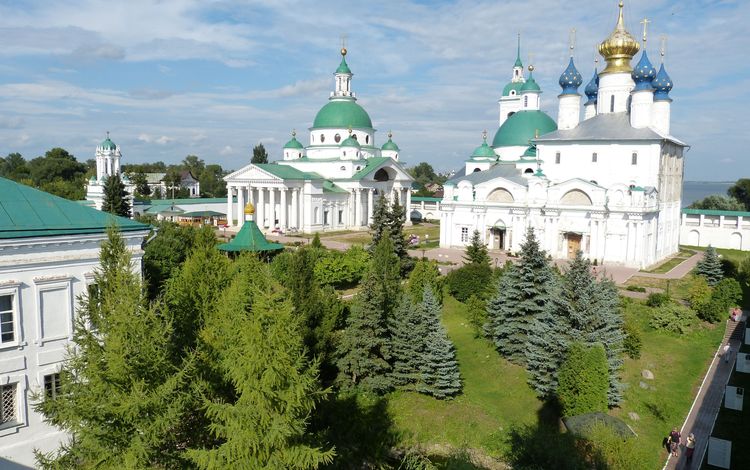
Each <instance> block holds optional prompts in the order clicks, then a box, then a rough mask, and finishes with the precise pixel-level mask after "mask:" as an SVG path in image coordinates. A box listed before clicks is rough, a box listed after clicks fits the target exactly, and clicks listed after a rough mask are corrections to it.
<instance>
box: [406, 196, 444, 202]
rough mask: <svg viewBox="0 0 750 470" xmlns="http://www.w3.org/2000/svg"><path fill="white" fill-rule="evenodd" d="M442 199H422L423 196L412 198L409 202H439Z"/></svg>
mask: <svg viewBox="0 0 750 470" xmlns="http://www.w3.org/2000/svg"><path fill="white" fill-rule="evenodd" d="M442 200H443V198H442V197H423V196H412V197H411V202H423V201H424V202H440V201H442Z"/></svg>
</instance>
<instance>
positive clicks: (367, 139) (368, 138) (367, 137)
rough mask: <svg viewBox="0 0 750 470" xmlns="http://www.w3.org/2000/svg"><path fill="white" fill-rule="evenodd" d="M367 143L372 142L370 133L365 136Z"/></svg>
mask: <svg viewBox="0 0 750 470" xmlns="http://www.w3.org/2000/svg"><path fill="white" fill-rule="evenodd" d="M365 143H366V144H369V143H370V136H369V135H366V136H365Z"/></svg>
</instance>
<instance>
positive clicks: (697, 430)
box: [664, 320, 745, 470]
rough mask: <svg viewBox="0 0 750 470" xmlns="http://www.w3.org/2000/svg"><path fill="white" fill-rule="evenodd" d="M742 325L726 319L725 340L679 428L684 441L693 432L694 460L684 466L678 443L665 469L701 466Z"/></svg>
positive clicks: (730, 371)
mask: <svg viewBox="0 0 750 470" xmlns="http://www.w3.org/2000/svg"><path fill="white" fill-rule="evenodd" d="M744 326H745V323H744V322H739V323H738V322H733V321H731V320H730V321H727V331H726V333H725V335H724V340H722V343H721V345H720V346H719V349H718V350H717V353H716V355H715V356H714V358H713V360H712V361H711V365H710V366H709V368H708V372H707V373H706V376H705V378H704V379H703V383H702V384H701V387H700V389H699V390H698V394H697V395H696V397H695V400H694V401H693V406H692V407H691V408H690V412H689V413H688V416H687V418H685V422H684V423H683V425H682V429H681V430H680V434H681V435H682V441H683V443H684V442H685V440H686V439H687V436H688V434H690V433H691V432H692V433H693V434H694V435H695V442H696V445H695V454H694V456H693V462H692V463H691V465H690V466H688V465H687V462H686V458H685V447H684V446H680V450H679V452H678V456H677V457H673V456H671V455H670V456H669V457H668V458H667V462H666V463H665V464H664V469H679V470H690V469H698V468H700V467H701V463H702V462H703V456H704V454H705V453H706V449H707V446H708V438H709V437H710V436H711V432H712V431H713V427H714V423H715V422H716V416H717V415H718V413H719V410H720V409H721V404H722V401H723V399H724V390H725V388H726V385H727V382H728V381H729V377H730V375H732V369H733V368H734V362H735V360H736V358H737V351H739V348H740V345H741V339H739V338H741V336H740V335H738V334H736V333H735V331H737V332H738V333H739V332H741V331H742V328H744ZM727 341H729V342H730V345H731V348H732V354H731V356H730V361H729V363H726V362H724V358H723V357H722V356H721V349H722V348H723V346H724V344H726V342H727ZM666 431H668V430H666ZM665 435H666V434H665Z"/></svg>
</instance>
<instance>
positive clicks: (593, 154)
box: [591, 152, 599, 163]
mask: <svg viewBox="0 0 750 470" xmlns="http://www.w3.org/2000/svg"><path fill="white" fill-rule="evenodd" d="M597 158H599V155H597V154H596V152H594V153H592V154H591V162H592V163H596V160H597Z"/></svg>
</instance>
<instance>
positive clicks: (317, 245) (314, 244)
mask: <svg viewBox="0 0 750 470" xmlns="http://www.w3.org/2000/svg"><path fill="white" fill-rule="evenodd" d="M310 246H311V247H312V248H316V249H321V248H323V243H322V242H321V241H320V235H319V234H318V232H315V235H314V236H313V239H312V241H311V242H310Z"/></svg>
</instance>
